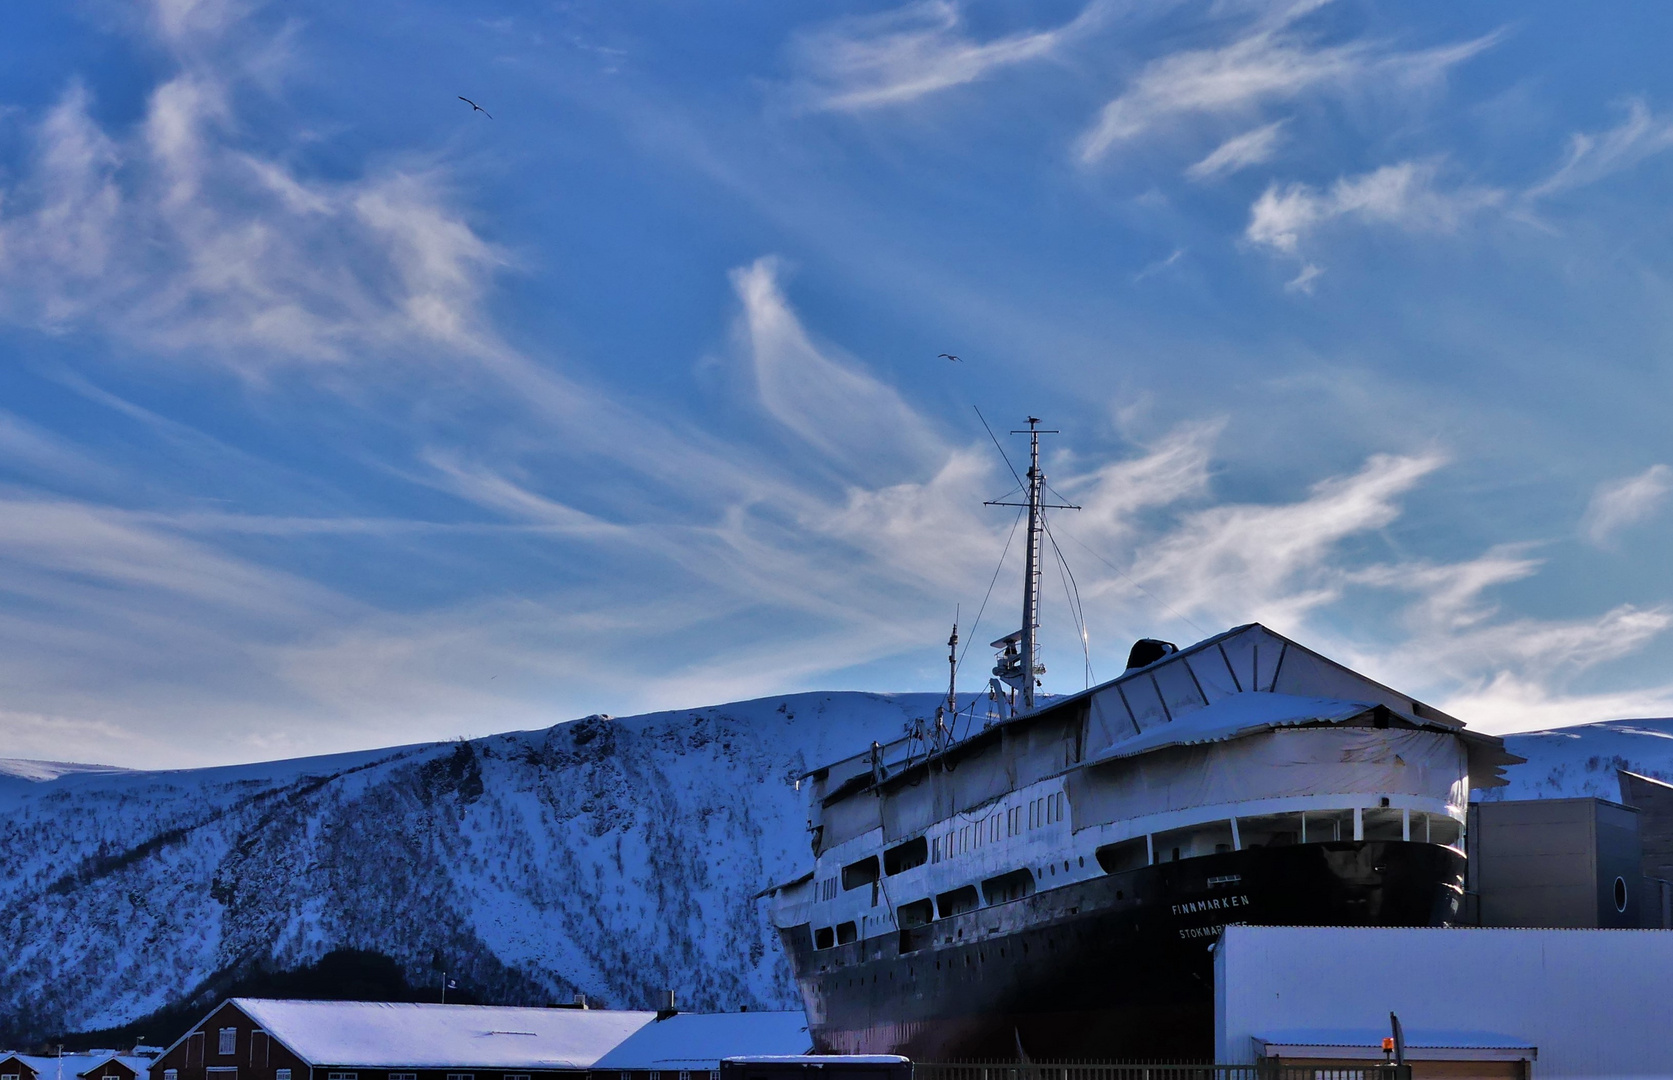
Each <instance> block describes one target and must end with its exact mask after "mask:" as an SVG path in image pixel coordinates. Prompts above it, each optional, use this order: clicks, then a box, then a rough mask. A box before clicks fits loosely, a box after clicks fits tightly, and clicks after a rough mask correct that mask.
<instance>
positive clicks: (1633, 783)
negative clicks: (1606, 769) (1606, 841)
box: [1619, 769, 1673, 930]
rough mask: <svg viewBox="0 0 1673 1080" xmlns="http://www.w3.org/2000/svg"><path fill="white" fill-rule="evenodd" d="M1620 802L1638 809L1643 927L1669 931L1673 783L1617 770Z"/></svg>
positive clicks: (1671, 923) (1672, 892) (1672, 911)
mask: <svg viewBox="0 0 1673 1080" xmlns="http://www.w3.org/2000/svg"><path fill="white" fill-rule="evenodd" d="M1619 775H1620V780H1621V801H1622V802H1624V803H1626V804H1627V805H1628V806H1631V807H1635V808H1637V810H1638V841H1639V845H1640V846H1641V847H1642V848H1643V859H1642V861H1641V862H1640V863H1639V867H1640V869H1641V872H1642V873H1643V875H1644V890H1643V893H1642V900H1641V902H1640V904H1639V911H1638V914H1639V921H1640V924H1641V925H1643V926H1652V927H1659V928H1661V929H1664V930H1666V929H1673V784H1667V783H1664V782H1663V781H1660V780H1656V779H1652V778H1651V777H1648V776H1639V775H1637V774H1635V773H1630V772H1627V771H1626V770H1625V769H1622V770H1620V774H1619Z"/></svg>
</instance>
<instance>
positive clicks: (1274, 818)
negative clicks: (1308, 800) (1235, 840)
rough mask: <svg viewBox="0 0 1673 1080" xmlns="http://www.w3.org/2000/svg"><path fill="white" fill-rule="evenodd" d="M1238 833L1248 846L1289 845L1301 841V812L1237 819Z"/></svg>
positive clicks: (1245, 845) (1244, 844)
mask: <svg viewBox="0 0 1673 1080" xmlns="http://www.w3.org/2000/svg"><path fill="white" fill-rule="evenodd" d="M1237 833H1238V837H1239V839H1241V840H1242V841H1243V846H1244V847H1246V848H1258V847H1288V846H1289V845H1291V844H1299V843H1301V815H1300V814H1263V815H1261V816H1258V817H1240V818H1238V819H1237Z"/></svg>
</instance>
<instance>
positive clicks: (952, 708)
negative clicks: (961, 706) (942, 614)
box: [947, 608, 958, 716]
mask: <svg viewBox="0 0 1673 1080" xmlns="http://www.w3.org/2000/svg"><path fill="white" fill-rule="evenodd" d="M956 712H958V609H957V608H955V609H954V610H953V636H952V637H950V638H948V639H947V714H948V715H949V716H951V715H952V714H953V713H956Z"/></svg>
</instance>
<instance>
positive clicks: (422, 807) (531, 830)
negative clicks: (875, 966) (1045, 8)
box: [0, 693, 939, 1045]
mask: <svg viewBox="0 0 1673 1080" xmlns="http://www.w3.org/2000/svg"><path fill="white" fill-rule="evenodd" d="M937 700H939V699H937V698H936V697H935V696H934V695H929V694H922V695H898V696H888V695H876V694H858V693H831V694H800V695H792V696H789V697H784V698H772V699H763V700H759V701H749V702H741V703H738V704H733V705H723V706H717V707H714V708H709V709H699V710H694V711H687V712H669V713H655V714H651V715H646V716H635V717H626V718H619V719H610V718H606V717H588V718H586V719H583V720H576V721H573V722H571V723H564V724H559V725H558V726H556V727H553V728H550V729H548V730H545V731H532V732H518V733H513V734H507V735H496V736H491V737H488V738H482V739H475V740H471V741H461V742H453V743H433V744H427V745H417V746H405V747H397V748H394V749H388V750H378V751H370V752H363V753H353V754H339V755H334V756H330V757H316V758H303V759H297V760H292V761H279V762H271V763H265V764H260V765H246V766H235V767H227V768H215V769H192V770H181V771H173V772H141V771H117V770H98V769H88V768H85V767H76V766H65V765H44V764H42V763H8V764H6V765H4V766H0V941H4V942H5V943H6V948H5V950H4V952H3V953H0V972H3V977H0V1045H3V1044H4V1043H6V1042H23V1041H29V1040H34V1039H39V1038H42V1037H46V1036H48V1035H51V1034H55V1033H59V1032H65V1031H71V1032H73V1031H87V1030H93V1029H99V1028H105V1027H111V1026H116V1025H120V1024H125V1023H128V1022H130V1021H132V1020H135V1019H137V1018H139V1017H142V1016H145V1015H147V1014H149V1013H151V1012H153V1011H155V1010H157V1009H159V1008H162V1007H165V1006H171V1005H177V1004H179V1003H180V1002H182V1001H183V1000H187V999H192V998H202V999H206V998H208V997H212V996H213V995H214V994H215V993H216V989H217V986H224V985H225V984H227V983H228V982H229V981H230V980H232V979H234V978H236V977H238V976H239V975H241V974H246V973H248V972H249V971H251V970H253V969H258V968H259V969H266V970H288V969H292V968H297V967H301V966H303V965H306V964H309V963H312V962H314V961H316V960H318V959H319V958H320V956H321V955H322V954H323V953H325V952H327V951H329V950H332V949H337V948H351V949H364V950H370V951H374V952H381V953H384V954H386V955H389V956H391V957H393V958H394V959H395V960H396V961H397V962H398V963H399V964H401V965H402V967H404V968H405V969H406V972H407V975H408V978H409V979H411V981H412V982H414V983H415V984H421V985H422V984H434V982H435V980H436V979H437V977H438V976H437V971H436V969H437V968H438V967H444V968H445V970H447V971H448V973H449V975H450V977H451V978H454V979H455V980H457V981H458V982H459V984H460V986H461V987H462V988H465V989H468V990H470V991H472V992H473V993H474V994H475V996H476V997H478V998H479V999H480V1000H486V1001H500V1002H505V1003H546V1002H551V1001H567V1000H569V998H570V997H571V996H572V994H573V993H574V992H575V991H581V992H584V993H587V994H588V995H589V996H590V997H592V998H594V999H602V1000H603V1001H605V1002H608V1003H610V1004H614V1005H621V1006H636V1007H646V1006H650V1005H652V1004H653V1003H654V1002H655V1001H657V1000H658V996H659V991H661V990H664V989H669V988H671V989H674V990H676V991H678V993H679V997H680V1001H681V1002H682V1004H685V1005H687V1006H689V1007H694V1008H711V1009H723V1008H737V1007H738V1006H740V1005H748V1006H750V1007H751V1008H762V1007H769V1006H772V1007H796V1005H797V1002H798V999H797V997H796V995H795V991H794V987H793V985H792V983H791V981H790V978H789V970H788V967H787V965H786V964H785V963H784V962H783V960H782V959H781V957H780V955H779V952H778V946H777V943H776V941H775V940H773V938H772V936H771V934H770V932H769V926H768V924H767V921H766V917H765V912H764V910H762V906H761V905H760V904H759V903H758V902H756V901H755V900H753V899H752V898H753V896H754V894H756V893H757V892H759V891H760V890H761V889H762V888H763V887H765V886H766V885H768V884H770V883H772V882H774V881H777V880H783V879H784V878H787V877H793V876H795V875H796V874H797V873H800V872H801V871H802V869H803V863H805V862H806V861H807V857H808V848H807V835H806V831H805V821H806V810H805V807H804V804H803V796H802V795H801V794H799V793H798V792H797V791H796V790H795V788H794V786H793V781H794V778H795V777H796V776H797V775H799V774H800V773H801V772H803V771H805V770H806V769H807V768H808V767H810V766H811V765H817V764H820V763H823V762H824V761H827V760H834V759H836V758H839V757H846V756H848V755H849V754H852V753H855V752H856V751H857V749H859V748H863V747H865V746H868V745H870V743H871V741H872V740H873V739H880V740H888V739H891V738H895V737H898V736H899V735H900V734H901V733H902V731H903V728H904V727H905V726H906V725H907V724H908V723H909V721H910V720H911V719H912V718H913V717H917V716H923V715H926V714H930V713H933V711H934V707H935V702H936V701H937Z"/></svg>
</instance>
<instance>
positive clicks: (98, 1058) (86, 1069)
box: [76, 1050, 155, 1076]
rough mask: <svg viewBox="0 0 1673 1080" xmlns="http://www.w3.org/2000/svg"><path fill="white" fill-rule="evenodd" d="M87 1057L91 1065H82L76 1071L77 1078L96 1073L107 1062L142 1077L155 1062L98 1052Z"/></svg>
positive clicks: (130, 1056) (144, 1058)
mask: <svg viewBox="0 0 1673 1080" xmlns="http://www.w3.org/2000/svg"><path fill="white" fill-rule="evenodd" d="M89 1057H91V1058H92V1062H93V1063H92V1064H91V1065H84V1066H82V1067H81V1068H80V1069H78V1070H76V1075H77V1076H86V1075H87V1074H88V1073H91V1072H97V1071H99V1069H101V1068H103V1067H104V1065H105V1063H106V1062H108V1061H115V1062H119V1063H121V1064H122V1065H126V1066H127V1067H128V1068H130V1069H132V1070H133V1071H134V1074H135V1075H136V1076H144V1075H145V1074H146V1070H147V1069H149V1068H151V1064H152V1062H153V1061H154V1060H155V1059H154V1058H148V1057H135V1056H134V1055H132V1054H117V1053H112V1052H103V1051H98V1050H95V1051H93V1053H92V1054H90V1055H89Z"/></svg>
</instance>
